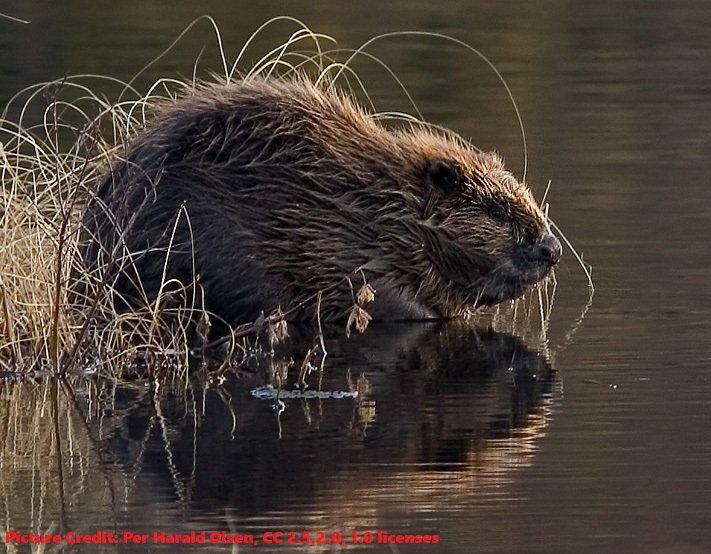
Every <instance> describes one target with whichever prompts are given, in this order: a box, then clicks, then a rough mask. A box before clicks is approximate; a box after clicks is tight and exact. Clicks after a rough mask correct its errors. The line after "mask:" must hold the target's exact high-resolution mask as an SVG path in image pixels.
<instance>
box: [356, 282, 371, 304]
mask: <svg viewBox="0 0 711 554" xmlns="http://www.w3.org/2000/svg"><path fill="white" fill-rule="evenodd" d="M373 300H375V289H374V288H373V287H371V286H370V285H369V284H368V283H364V284H363V286H362V287H360V290H359V291H358V294H356V301H357V302H358V305H359V306H365V305H366V304H369V303H370V302H372V301H373Z"/></svg>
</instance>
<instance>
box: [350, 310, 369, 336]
mask: <svg viewBox="0 0 711 554" xmlns="http://www.w3.org/2000/svg"><path fill="white" fill-rule="evenodd" d="M371 319H373V318H372V317H371V315H370V314H369V313H368V312H366V311H365V310H364V309H363V308H361V307H360V306H358V305H357V304H354V305H353V308H352V309H351V314H350V315H349V316H348V322H347V323H346V336H347V337H350V336H351V327H355V329H356V331H358V332H359V333H362V332H363V331H365V330H366V328H367V327H368V323H370V320H371Z"/></svg>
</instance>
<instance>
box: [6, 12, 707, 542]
mask: <svg viewBox="0 0 711 554" xmlns="http://www.w3.org/2000/svg"><path fill="white" fill-rule="evenodd" d="M6 4H7V5H6V6H4V7H3V8H2V10H3V11H4V12H8V13H12V14H13V15H17V16H19V17H23V18H26V19H31V20H32V24H31V25H26V26H23V25H18V24H15V23H11V22H9V21H5V20H1V19H0V48H1V49H2V50H1V51H2V53H3V56H1V57H0V69H1V70H2V74H3V79H2V82H1V83H0V99H2V101H3V103H4V102H5V101H7V99H9V98H10V96H11V95H12V94H13V93H14V92H15V91H17V90H19V89H20V88H22V87H24V86H27V85H30V84H32V83H34V82H36V81H40V80H47V79H54V78H57V77H60V76H61V75H63V74H65V73H69V74H72V73H101V74H108V75H112V76H116V77H119V78H122V79H129V78H130V77H131V76H133V75H134V74H135V73H136V72H137V71H138V70H139V69H140V68H141V67H142V66H143V65H144V64H145V63H146V62H147V61H149V60H150V59H152V58H153V57H155V56H156V55H157V54H158V53H159V52H160V51H161V50H162V49H163V48H164V47H165V46H166V45H167V44H169V43H170V42H171V41H172V39H173V38H175V36H177V34H178V33H179V32H180V30H182V28H183V27H184V26H185V25H186V24H187V23H188V22H189V21H191V20H192V19H193V18H194V17H196V16H197V15H200V14H201V13H204V12H209V13H211V14H212V15H214V16H215V18H216V20H217V21H218V23H219V24H220V27H221V30H222V32H223V34H224V38H225V43H226V45H227V49H228V52H229V53H231V55H234V53H235V52H236V50H237V48H238V46H239V45H241V43H242V42H243V41H244V40H245V38H246V37H247V36H249V34H251V32H252V31H253V30H254V29H255V28H256V27H257V26H258V25H259V24H261V23H262V22H263V21H265V20H266V19H268V18H269V17H270V16H272V15H276V14H282V13H285V11H284V10H286V9H288V10H290V12H289V13H291V14H292V15H295V16H297V17H299V18H301V19H303V20H304V21H305V22H306V23H307V24H308V25H310V26H311V27H312V28H313V29H314V30H317V31H320V32H324V33H328V34H332V35H334V36H336V37H337V38H338V39H339V43H340V45H341V46H342V47H350V48H352V47H357V46H358V45H360V44H361V43H362V42H363V41H365V40H367V39H368V38H370V37H371V36H373V35H375V34H377V33H382V32H388V31H393V30H403V29H408V30H411V29H416V30H428V31H438V32H444V33H448V34H451V35H453V36H455V37H457V38H459V39H462V40H465V41H466V42H468V43H470V44H472V45H473V46H475V47H477V48H479V49H481V50H482V51H484V52H485V53H486V54H487V55H488V56H489V57H490V58H491V59H492V61H493V62H494V63H495V64H496V65H497V67H498V68H499V70H500V71H501V72H502V73H503V74H504V75H505V77H506V79H507V81H508V83H509V85H510V87H511V89H512V91H513V94H514V95H515V97H516V99H517V101H518V103H519V108H520V110H521V112H522V115H523V118H524V122H525V124H526V130H527V138H528V153H529V168H528V180H529V182H530V183H531V186H532V187H533V189H534V190H535V192H536V194H537V196H538V197H539V198H540V197H541V196H542V194H543V191H544V190H545V188H546V183H547V182H548V180H551V182H552V185H551V189H550V192H549V195H548V201H549V202H550V203H551V216H552V217H553V218H554V219H555V221H556V222H557V223H558V224H559V225H560V227H561V228H562V229H563V230H564V232H565V233H566V236H567V237H568V238H569V239H570V240H571V241H572V242H573V243H574V245H575V247H576V249H577V250H578V251H579V252H581V253H582V254H583V255H584V258H585V260H586V261H587V262H589V263H591V264H592V266H593V276H594V280H595V287H596V292H595V296H594V299H593V303H592V305H591V306H590V308H589V310H588V311H587V312H586V314H585V317H584V319H583V320H582V323H581V324H578V323H577V320H578V318H579V316H580V314H581V312H582V311H583V309H584V307H585V304H586V302H587V298H588V294H587V286H586V282H585V278H584V277H583V275H582V273H581V271H580V269H579V267H578V266H577V264H576V262H575V261H574V258H573V256H572V255H571V254H570V252H567V253H566V256H565V260H564V262H563V264H562V265H561V267H560V268H559V269H558V270H557V277H558V287H557V291H556V297H555V308H554V312H553V317H552V321H551V327H550V329H549V333H548V337H547V338H548V342H547V343H541V342H540V341H539V340H538V338H539V337H537V336H536V335H535V333H531V332H524V333H523V336H519V334H520V332H521V331H522V330H523V331H527V330H526V329H522V328H520V327H518V328H515V329H506V328H502V329H498V330H497V331H495V332H489V331H485V330H479V331H473V330H471V329H466V328H462V327H461V326H456V325H455V326H438V325H424V326H422V325H420V326H399V327H398V326H396V327H388V326H386V327H380V326H378V327H374V328H372V329H370V330H369V331H368V332H367V333H366V334H365V335H363V336H362V337H360V336H359V337H356V338H355V339H350V340H346V339H345V338H343V336H342V334H341V333H340V330H329V332H328V334H327V343H326V344H327V348H328V350H329V355H328V357H327V359H326V364H325V369H324V372H323V374H322V375H319V374H317V373H315V374H312V375H311V376H310V382H311V383H312V390H315V389H317V388H318V381H319V379H320V390H321V391H322V392H325V393H328V394H326V395H324V396H323V397H319V398H311V399H299V398H288V399H285V400H284V405H283V406H280V405H277V408H278V409H277V410H276V411H275V403H274V402H273V401H272V400H265V399H261V398H259V397H258V396H259V394H257V393H258V392H259V391H260V390H261V391H262V392H264V390H263V389H259V387H262V386H263V385H264V383H265V379H267V378H269V377H270V376H273V375H274V373H279V372H280V371H283V366H284V365H285V363H286V362H287V361H288V359H289V357H293V358H294V359H295V360H296V365H297V366H298V365H299V364H300V361H301V359H303V355H304V352H305V350H306V349H307V348H308V346H309V345H310V343H308V341H307V342H306V343H301V342H299V341H298V340H294V342H293V345H292V348H293V350H292V352H290V353H287V354H284V355H283V356H282V357H281V358H280V357H279V355H278V356H277V357H276V358H275V360H274V361H273V363H266V364H265V363H262V365H260V366H259V368H258V371H256V372H254V371H251V372H250V371H246V370H245V371H241V372H238V373H237V374H236V375H233V376H230V378H229V379H228V381H227V382H226V383H225V384H224V386H223V388H221V389H210V390H206V391H205V390H202V389H191V388H188V389H186V390H182V391H177V392H173V393H172V394H170V395H158V396H156V395H154V394H153V392H152V391H151V390H150V388H148V387H147V386H146V385H145V383H144V382H142V381H140V380H137V381H133V382H129V383H120V384H113V383H111V382H108V381H102V380H100V379H88V380H76V381H75V382H74V383H73V384H74V386H75V389H74V390H73V391H71V392H63V391H62V390H55V391H53V390H52V385H51V384H49V383H46V382H39V383H22V384H20V383H13V382H9V381H8V382H6V383H4V384H3V389H2V397H1V398H2V402H1V403H0V414H1V417H0V426H1V428H2V436H3V441H4V442H3V445H2V450H1V452H2V454H1V457H0V467H1V470H2V471H1V473H2V477H0V507H1V508H0V509H2V511H3V514H4V517H3V518H2V521H4V523H3V524H2V525H3V526H6V527H7V528H8V529H22V530H25V531H29V530H34V531H43V532H46V531H47V530H48V529H50V528H53V529H55V530H62V529H63V530H81V531H85V532H94V531H95V530H97V529H110V530H116V531H119V532H120V531H123V530H132V531H135V532H136V533H141V532H145V533H152V532H153V531H155V530H159V529H164V530H166V531H169V532H173V533H178V532H184V531H188V530H191V529H192V530H226V531H230V530H232V531H233V532H245V533H246V532H254V533H257V534H261V533H262V532H264V531H265V530H266V531H270V530H272V531H273V530H277V529H280V530H295V531H299V532H301V531H303V530H308V531H324V532H327V533H328V534H329V536H330V533H332V532H334V531H337V532H341V533H343V534H344V535H349V534H350V533H351V532H352V531H355V532H359V533H360V532H363V531H367V530H373V531H374V530H385V531H388V532H391V533H420V534H426V533H429V534H434V533H436V534H438V536H439V537H440V539H441V544H440V545H438V546H427V547H424V546H419V547H415V546H410V545H399V546H397V547H393V548H391V547H390V546H387V545H379V546H378V545H375V546H370V547H367V548H368V550H369V551H373V552H393V551H396V552H408V551H420V552H424V551H426V552H448V553H449V552H501V553H508V552H541V553H543V552H546V553H549V552H561V553H567V552H620V553H623V552H625V553H626V552H640V553H642V552H705V551H708V550H711V529H710V528H709V525H708V522H709V517H710V514H709V508H708V505H709V501H708V499H709V498H710V497H711V426H710V425H709V423H710V422H711V403H709V400H708V399H709V397H710V395H711V377H710V376H709V367H708V366H709V359H711V347H710V346H709V341H708V336H709V315H710V314H711V293H710V288H709V285H708V282H709V278H708V276H709V274H710V272H711V247H710V246H709V242H708V240H707V236H708V232H709V227H710V224H709V221H710V220H711V208H709V206H711V202H710V200H711V192H710V189H709V182H708V180H709V179H708V168H707V160H708V153H709V152H711V138H710V137H711V71H710V70H711V66H710V65H709V59H711V41H710V40H709V38H708V30H709V29H710V28H711V5H709V4H707V3H703V2H696V1H691V0H683V1H679V2H674V3H657V2H653V3H639V2H631V1H620V2H602V3H595V4H585V5H582V4H575V5H573V4H570V3H567V2H557V1H551V2H545V3H543V4H536V5H535V6H534V5H531V4H529V3H524V2H513V3H504V4H501V5H496V6H494V5H488V4H487V5H484V4H482V5H478V4H477V3H474V4H470V3H467V2H451V3H449V4H448V5H447V9H443V8H442V7H440V6H438V5H436V4H428V3H424V2H415V3H412V2H408V3H402V2H390V3H387V4H382V3H370V2H366V3H361V4H358V6H357V7H356V6H355V5H353V6H351V7H347V6H346V5H345V4H343V5H342V4H330V5H328V6H321V5H319V6H316V5H315V4H314V5H311V4H310V3H302V2H294V3H290V4H289V6H284V5H277V4H266V5H265V6H263V7H260V8H259V10H257V9H255V8H253V7H248V6H246V5H244V6H241V7H237V8H235V6H234V4H233V3H229V2H219V1H217V0H215V1H212V2H208V3H207V4H205V5H202V6H200V7H199V8H198V7H195V6H193V4H192V3H188V2H174V3H173V4H172V5H171V8H170V9H167V8H165V7H164V6H162V5H160V4H158V3H148V2H125V3H115V4H111V5H109V4H97V3H91V2H82V1H78V0H74V1H71V2H64V3H62V5H61V6H60V4H58V3H53V2H48V1H47V2H45V1H37V2H33V3H31V4H27V3H25V2H17V1H14V2H9V3H6ZM288 30H291V29H290V28H289V27H288V26H286V25H283V26H281V27H279V26H277V27H275V28H274V29H273V30H272V31H270V32H268V33H267V34H266V35H264V37H263V39H261V42H259V41H258V43H257V45H255V52H264V51H265V48H266V45H273V44H276V43H279V42H281V41H283V40H284V38H285V36H286V33H287V31H288ZM213 44H214V42H213V40H212V37H211V35H210V33H209V32H208V30H206V27H204V26H203V27H199V28H197V29H196V30H194V31H193V32H191V33H189V34H188V35H187V36H186V38H185V40H184V41H183V42H181V44H180V45H179V46H178V47H177V49H176V50H175V51H173V52H172V53H171V54H170V55H168V56H166V57H165V58H164V59H162V60H161V61H160V62H158V63H157V64H156V65H155V66H153V67H152V68H150V69H149V70H148V71H147V72H146V73H145V74H144V76H143V80H139V85H140V86H145V85H146V84H147V83H150V82H152V81H153V80H154V79H156V78H158V77H163V76H179V75H183V76H189V75H191V74H192V70H193V62H194V60H195V59H196V57H197V55H198V53H199V52H200V50H201V48H202V47H203V46H205V45H207V48H206V50H205V52H204V53H203V57H202V58H201V59H202V60H205V61H204V62H203V65H204V66H209V65H210V64H209V60H216V59H217V58H216V56H215V52H214V47H213V46H212V45H213ZM260 48H261V50H260ZM372 51H373V53H374V54H377V55H378V56H380V57H381V58H382V59H383V60H385V61H386V62H387V63H388V64H390V65H391V66H392V68H393V69H394V70H395V71H397V73H398V75H400V76H401V77H402V79H403V80H404V82H405V83H406V84H407V86H408V88H409V90H410V91H411V92H412V94H413V96H414V97H415V99H416V101H417V103H418V106H419V107H420V109H421V111H422V113H423V115H424V116H425V117H426V118H427V119H429V120H431V121H434V122H436V123H439V124H442V125H445V126H448V127H452V128H454V129H456V130H457V131H459V132H460V133H461V134H462V135H464V136H466V137H468V138H471V140H472V141H473V142H474V143H476V144H478V145H480V146H482V147H484V148H496V149H497V150H499V151H500V152H502V153H503V154H504V155H505V157H506V159H507V161H508V163H509V165H510V166H511V167H512V169H513V170H514V171H515V172H516V173H517V174H519V175H520V173H521V169H522V166H523V154H522V147H521V141H520V136H519V134H518V129H517V124H516V120H515V116H514V113H513V110H512V108H511V106H510V104H509V103H508V99H507V97H506V95H505V92H504V91H503V90H502V88H501V85H500V84H499V83H498V81H497V80H496V78H495V77H494V76H493V75H492V74H491V72H490V71H489V70H488V69H487V67H486V66H485V65H484V64H482V63H481V62H480V61H478V59H477V58H476V56H474V55H472V54H468V53H466V52H465V51H463V50H461V49H457V48H456V47H455V46H453V45H451V44H447V43H445V42H442V41H437V40H434V39H425V38H419V39H418V38H414V39H413V38H411V39H397V40H389V41H383V42H380V43H376V45H374V47H373V50H372ZM213 68H215V67H213ZM216 69H219V68H216ZM359 71H361V72H362V74H363V76H364V78H365V79H366V81H367V84H368V88H369V91H370V92H371V93H372V95H373V97H374V99H376V101H377V104H378V107H379V108H380V109H395V108H399V109H408V106H407V104H406V99H405V98H404V97H403V95H402V94H401V93H400V92H399V91H398V90H397V88H396V87H395V86H394V85H393V83H392V81H391V80H389V79H387V76H386V74H385V73H384V72H382V71H381V70H379V69H377V68H376V67H373V66H372V65H371V66H369V65H368V64H365V63H364V64H363V65H362V67H359ZM535 324H536V322H535V321H533V322H532V324H531V326H532V327H535ZM504 327H505V326H504ZM573 328H575V332H574V333H573V334H572V337H569V335H570V333H571V330H572V329H573ZM529 331H530V330H529ZM280 361H281V362H282V363H281V364H280V363H279V362H280ZM252 369H255V368H252ZM293 380H294V369H292V370H291V371H290V373H289V378H288V381H287V384H288V386H290V385H291V383H292V382H293ZM255 391H257V393H255ZM354 391H358V393H359V395H358V397H357V398H353V397H352V396H349V394H351V393H353V392H354ZM329 395H330V396H329ZM334 395H335V396H340V398H334V397H333V396H334ZM53 396H54V397H56V398H58V400H57V401H56V402H50V401H48V398H50V399H51V398H52V397H53ZM281 408H283V411H282V412H281V414H279V413H278V411H279V409H281ZM54 431H58V433H55V432H54ZM57 436H60V437H62V441H61V445H60V446H61V448H60V450H61V451H62V452H63V457H62V458H61V459H58V458H57V456H56V452H57V449H56V448H55V446H56V445H55V443H54V442H53V441H55V440H56V437H57ZM53 437H54V438H53ZM105 548H106V549H107V550H111V547H109V546H105ZM126 548H128V547H126ZM132 548H133V549H134V550H135V548H136V547H132ZM363 548H364V549H365V548H366V547H363ZM209 549H210V547H209V546H202V547H200V549H199V550H200V551H208V550H209ZM247 549H248V547H246V546H242V547H240V549H239V551H240V552H242V551H246V550H247ZM292 550H293V548H292V547H287V546H282V547H273V548H272V547H268V546H266V545H261V546H260V547H259V548H258V549H257V551H263V552H268V551H275V552H289V551H292ZM301 550H302V551H306V549H305V548H302V549H301ZM321 550H322V551H331V550H336V547H335V546H322V547H321Z"/></svg>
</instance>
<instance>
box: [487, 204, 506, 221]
mask: <svg viewBox="0 0 711 554" xmlns="http://www.w3.org/2000/svg"><path fill="white" fill-rule="evenodd" d="M489 217H490V218H491V219H493V220H494V221H499V222H500V221H503V220H504V219H505V218H506V211H505V210H504V208H503V207H502V206H500V205H498V204H495V205H494V206H491V208H489Z"/></svg>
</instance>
